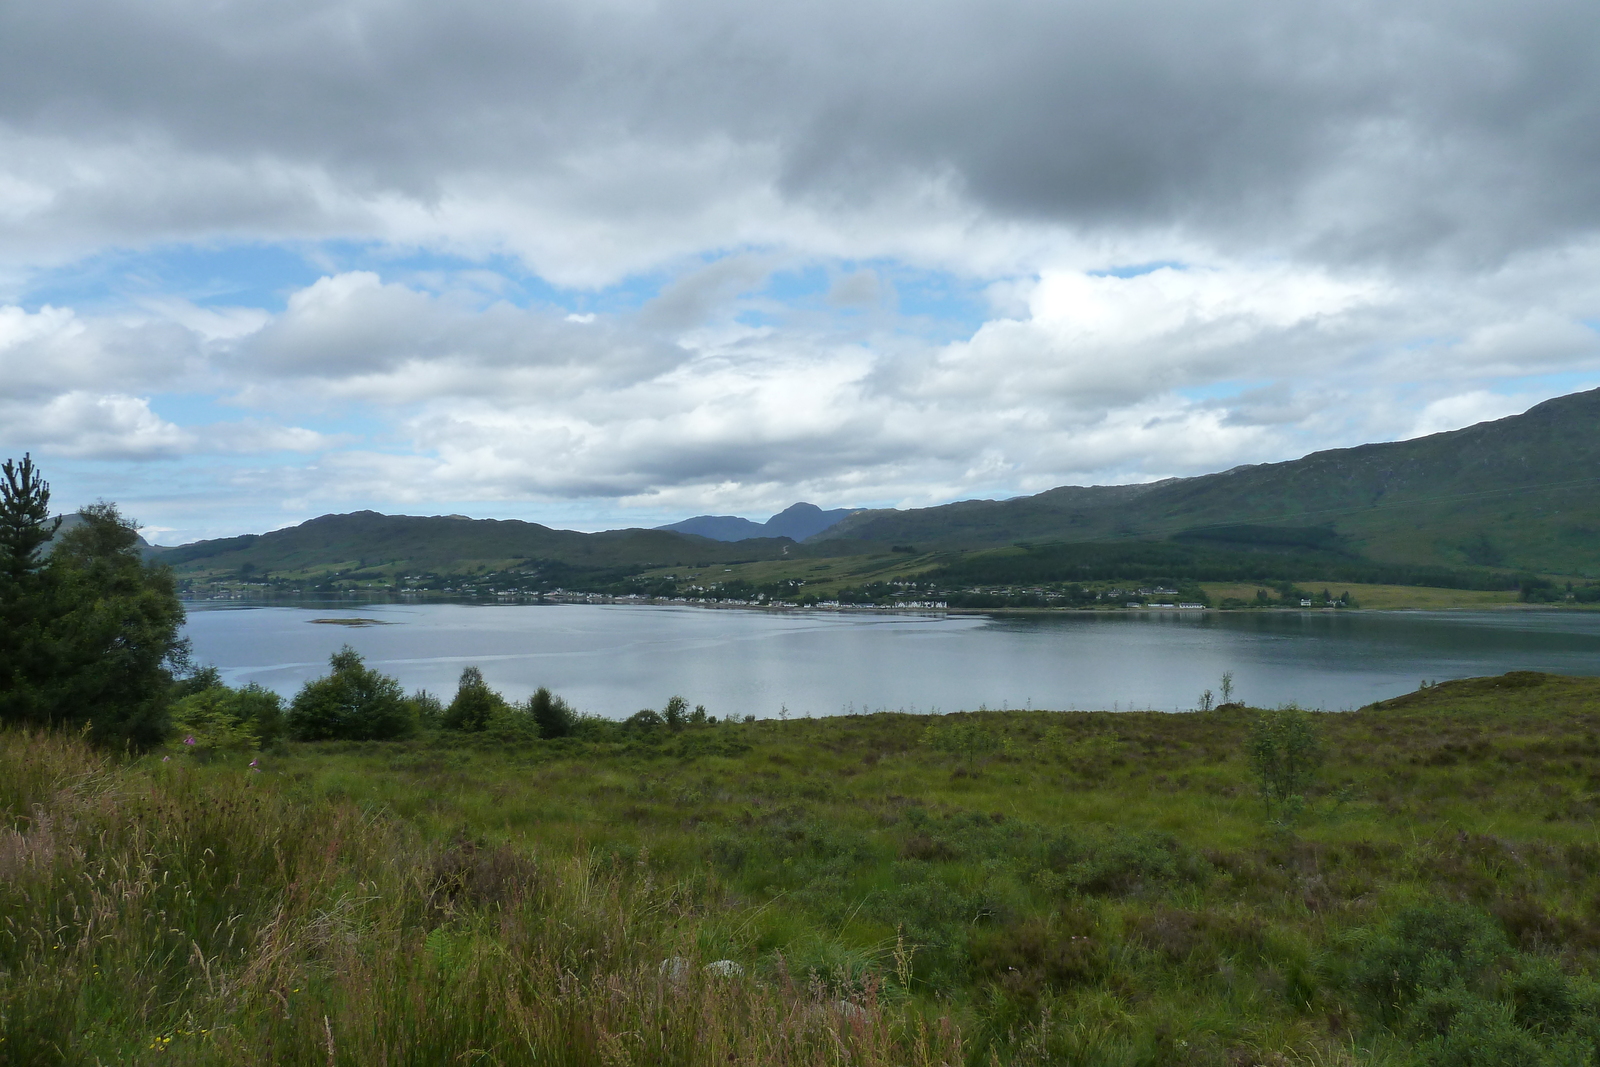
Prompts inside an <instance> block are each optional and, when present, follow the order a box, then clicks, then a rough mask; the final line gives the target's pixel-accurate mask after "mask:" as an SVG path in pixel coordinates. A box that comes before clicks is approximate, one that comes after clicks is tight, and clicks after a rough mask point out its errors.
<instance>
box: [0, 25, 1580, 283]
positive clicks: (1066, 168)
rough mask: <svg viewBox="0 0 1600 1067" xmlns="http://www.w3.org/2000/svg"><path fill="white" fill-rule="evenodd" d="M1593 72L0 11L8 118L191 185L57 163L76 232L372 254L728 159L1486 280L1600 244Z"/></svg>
mask: <svg viewBox="0 0 1600 1067" xmlns="http://www.w3.org/2000/svg"><path fill="white" fill-rule="evenodd" d="M1597 51H1600V33H1597V32H1596V26H1595V19H1594V15H1593V11H1592V7H1591V6H1590V5H1588V4H1586V3H1584V2H1582V0H1532V2H1529V3H1525V4H1518V5H1515V6H1513V5H1505V4H1491V3H1488V2H1487V0H1478V2H1468V3H1461V2H1445V0H1401V2H1392V3H1378V2H1376V0H1345V2H1340V3H1330V4H1324V5H1294V4H1282V3H1277V2H1273V0H1228V2H1222V3H1216V4H1206V5H1194V4H1189V3H1183V2H1179V0H1086V2H1085V0H1080V2H1078V3H1073V4H1058V3H1044V2H1035V0H999V2H993V0H991V2H986V3H981V4H980V3H976V2H943V3H930V4H923V5H918V6H917V7H916V8H915V10H914V11H913V10H911V9H909V8H907V7H905V6H902V5H898V4H887V3H880V4H860V3H855V2H851V3H845V2H843V0H834V2H822V3H817V2H807V3H798V2H793V3H787V4H772V5H761V6H759V7H755V8H752V7H751V6H749V5H747V4H735V3H732V2H731V0H701V2H691V0H684V2H678V3H668V4H662V5H659V6H645V5H633V4H628V3H621V2H618V3H603V4H578V3H572V4H563V3H555V2H546V3H540V4H529V5H510V6H508V5H505V4H500V3H491V2H489V0H465V2H460V3H454V4H450V5H444V4H434V3H421V2H412V3H392V4H391V3H377V2H375V0H373V2H367V0H352V2H348V3H343V4H336V3H298V4H285V5H265V4H237V5H209V6H197V5H192V4H184V3H178V2H175V0H167V2H155V3H147V4H137V5H129V4H120V3H113V2H111V0H86V2H84V3H77V4H34V5H26V4H14V5H9V6H8V7H6V8H5V9H4V11H3V12H0V124H4V125H5V126H6V127H9V128H10V129H11V130H12V131H13V133H14V134H16V135H19V136H28V137H35V138H50V139H55V140H56V141H59V142H61V144H63V145H65V146H67V150H71V151H83V150H86V149H89V148H93V149H96V150H100V151H109V150H110V148H111V147H115V146H121V147H122V148H123V149H125V150H126V151H128V152H129V153H132V154H133V155H135V156H138V155H139V154H141V153H142V152H148V153H150V154H151V156H152V158H155V157H157V156H159V155H160V154H161V153H162V152H170V153H172V154H173V156H174V158H183V159H187V160H189V161H190V163H191V164H192V166H188V165H186V168H185V169H184V170H183V171H182V172H181V173H175V174H172V175H170V176H163V175H160V174H152V176H151V179H152V181H151V186H150V188H149V189H148V190H147V191H146V192H145V193H144V194H143V196H142V197H138V196H132V195H130V194H129V191H128V190H127V189H126V188H125V187H124V188H119V189H118V190H117V191H116V193H115V194H114V195H113V194H112V193H110V192H108V191H106V190H105V189H97V188H94V187H89V186H81V185H73V184H72V183H71V182H70V181H69V180H68V179H67V178H65V177H62V176H60V175H56V176H52V175H51V174H49V173H45V174H44V175H43V176H42V180H43V181H44V182H45V184H46V186H47V187H50V188H55V187H56V186H58V185H59V186H60V187H61V190H62V195H61V196H59V197H58V198H57V200H56V201H55V202H53V203H52V204H50V205H49V206H46V207H41V208H39V209H38V210H37V211H36V212H35V213H34V214H35V216H36V217H35V222H36V223H37V226H36V227H35V229H38V227H44V226H46V225H47V224H48V227H49V228H50V229H51V230H52V231H60V232H66V231H70V230H72V229H73V228H74V227H78V228H86V229H94V228H96V227H99V228H102V229H105V230H106V231H107V232H120V233H124V234H132V233H135V232H137V231H138V230H140V228H141V227H143V228H144V229H145V230H146V231H147V232H150V233H156V232H158V231H159V232H161V233H170V232H173V231H175V230H177V229H181V228H182V227H183V226H186V225H187V226H189V227H190V228H191V229H192V230H194V231H196V232H215V231H224V232H248V231H250V230H252V229H256V230H265V231H271V232H279V231H281V230H298V231H299V232H316V233H324V232H329V231H330V230H336V229H338V228H340V227H345V228H347V229H350V230H352V231H355V230H360V229H361V227H363V226H367V227H380V228H381V226H380V224H379V223H376V222H374V221H373V220H372V219H371V218H363V217H362V212H363V209H374V205H377V204H379V203H380V202H381V201H383V200H384V198H386V197H395V198H399V199H400V200H403V201H406V202H409V203H413V204H414V205H416V206H417V208H418V209H419V210H423V211H427V210H432V209H433V208H436V207H438V206H440V205H441V204H442V203H443V202H444V199H448V198H450V197H455V196H459V195H462V194H461V192H460V190H462V189H466V188H471V189H474V190H478V191H479V192H480V193H482V194H483V195H486V196H489V197H490V199H491V200H492V199H493V197H494V196H502V197H505V198H509V199H510V200H511V201H516V200H517V199H518V198H519V197H528V196H535V197H546V198H548V197H549V196H551V195H554V194H551V192H550V189H551V188H554V187H556V186H559V187H561V188H564V189H566V190H567V192H566V193H563V194H561V196H567V197H569V198H570V199H571V202H572V203H573V204H583V203H584V201H585V195H584V193H583V191H584V190H593V189H601V190H603V191H602V192H600V193H597V194H595V195H594V196H593V197H591V198H590V199H589V200H588V202H587V204H586V205H585V209H586V210H588V211H590V212H591V213H593V214H594V215H595V216H596V218H599V219H602V220H603V221H604V222H605V223H606V224H607V225H611V226H618V227H626V226H629V225H632V226H635V227H636V228H639V229H655V228H660V227H662V226H665V225H668V224H669V223H670V221H671V220H669V219H667V218H666V217H665V215H663V213H664V212H666V213H672V212H676V213H677V214H682V211H681V209H674V208H672V207H669V206H668V202H667V201H666V200H662V199H660V197H661V196H663V195H667V196H670V197H672V198H676V197H680V196H681V195H683V193H684V190H683V188H682V187H681V186H680V185H679V184H678V183H676V182H675V181H673V182H669V181H666V180H665V178H666V177H667V175H666V172H665V171H662V170H660V169H659V168H658V167H655V166H653V165H652V160H654V159H657V158H664V157H665V156H668V155H671V154H672V153H674V152H681V151H683V150H685V149H686V148H689V147H691V146H695V145H708V146H709V145H718V144H722V145H727V146H730V147H729V151H731V152H733V153H734V154H736V155H737V154H740V153H742V154H744V155H745V156H747V157H749V158H750V159H752V160H766V161H767V162H766V163H762V164H760V166H762V167H767V172H766V173H765V176H763V173H762V172H761V170H760V167H757V168H756V170H753V171H752V172H751V174H749V175H747V176H745V178H743V179H741V180H744V181H747V182H754V183H756V184H758V185H759V184H761V183H762V182H766V183H768V184H772V185H774V187H775V188H776V189H778V190H780V191H781V195H783V196H786V197H787V198H788V199H789V201H790V202H791V204H792V205H798V206H799V207H801V208H804V209H805V210H808V211H816V212H819V213H820V214H821V216H824V217H827V216H830V214H837V212H838V211H840V210H844V209H847V208H848V207H849V206H850V205H858V206H859V205H861V204H863V203H867V202H870V201H871V199H872V198H873V197H874V196H876V195H879V194H880V193H881V192H882V191H883V190H884V189H886V188H888V187H891V186H893V185H895V183H897V182H900V181H903V180H906V179H907V178H908V176H910V177H912V178H919V179H928V180H935V179H938V180H944V179H948V180H950V181H952V182H953V183H954V186H955V187H956V188H957V189H959V190H960V191H962V193H963V194H964V195H965V196H966V197H967V198H969V200H970V201H971V202H972V203H973V204H975V205H976V206H978V207H979V208H980V209H982V210H984V211H987V212H988V213H990V215H991V216H993V217H996V218H1001V219H1004V218H1015V219H1023V220H1047V221H1051V222H1060V223H1063V224H1066V225H1069V226H1073V227H1078V228H1081V229H1085V230H1089V231H1096V230H1105V229H1107V228H1117V227H1179V228H1182V229H1185V230H1188V231H1190V232H1193V233H1195V234H1196V235H1198V236H1199V237H1200V238H1201V239H1203V240H1206V241H1209V242H1212V243H1214V244H1216V245H1218V246H1220V247H1229V246H1235V247H1246V246H1248V247H1259V246H1260V245H1261V243H1262V242H1266V243H1268V244H1270V245H1273V246H1276V247H1278V248H1280V249H1282V250H1286V251H1290V252H1293V253H1295V254H1299V255H1311V256H1319V257H1322V258H1324V259H1328V260H1337V261H1361V260H1370V259H1373V258H1379V259H1384V260H1392V261H1395V262H1402V261H1408V260H1417V259H1419V257H1421V258H1428V257H1432V258H1433V259H1434V260H1435V261H1437V262H1440V263H1443V264H1445V265H1447V266H1449V267H1450V268H1451V269H1461V268H1463V267H1466V268H1469V269H1470V268H1471V267H1473V266H1474V265H1476V264H1481V263H1490V262H1495V261H1497V260H1498V259H1500V258H1501V257H1503V256H1505V255H1507V254H1509V253H1510V252H1512V251H1514V250H1516V249H1518V248H1523V247H1537V246H1539V245H1542V244H1547V243H1551V242H1560V241H1562V240H1564V239H1565V238H1566V237H1567V236H1569V235H1570V234H1571V233H1572V232H1573V231H1575V230H1580V231H1592V230H1593V229H1594V228H1595V226H1596V224H1597V223H1600V186H1597V185H1596V183H1595V182H1593V180H1592V177H1591V176H1592V174H1593V173H1594V169H1595V164H1596V163H1597V162H1600V136H1597V135H1596V133H1595V130H1596V129H1600V62H1596V60H1597V59H1600V55H1597ZM628 145H632V146H634V150H633V151H632V152H631V153H630V152H624V153H622V154H621V155H618V156H617V157H616V159H617V160H619V161H620V160H623V159H626V160H627V162H626V163H622V162H614V163H613V164H607V165H608V166H620V167H622V168H623V169H622V170H620V171H617V172H616V173H610V172H608V173H603V174H597V173H594V172H593V171H592V170H588V169H586V167H587V166H588V165H587V164H585V163H583V162H582V161H583V160H585V159H597V158H600V157H601V156H603V155H604V153H605V152H608V151H615V150H616V149H617V147H618V146H628ZM141 146H144V147H141ZM194 168H199V169H198V170H196V169H194ZM207 168H211V169H213V170H215V171H217V172H218V173H233V172H237V171H244V172H248V173H249V175H251V177H250V178H249V180H246V181H242V182H236V183H231V184H230V183H229V182H223V183H222V188H221V189H220V190H218V191H207V190H205V189H203V188H197V186H196V182H197V179H196V177H195V176H196V175H197V174H203V173H205V171H206V169H207ZM269 175H270V176H271V178H270V180H264V179H266V178H267V177H268V176H269ZM36 177H37V176H36ZM530 177H537V179H538V180H537V182H536V183H535V187H533V191H532V192H530V191H529V188H527V187H524V184H523V183H525V182H526V180H527V179H529V178H530ZM319 182H320V183H325V184H324V185H319ZM175 183H176V184H175ZM541 183H542V184H541ZM668 185H670V186H672V192H671V193H670V194H667V193H664V192H663V191H662V190H663V189H664V188H665V187H666V186H668ZM541 190H542V191H541ZM191 194H194V195H191ZM491 194H492V195H491ZM727 194H728V190H727V189H722V188H711V187H706V188H705V189H704V191H703V194H702V195H703V196H704V197H708V198H710V197H718V198H725V197H726V196H727ZM561 196H557V197H556V199H557V200H559V199H561ZM442 198H444V199H442ZM652 205H654V206H652ZM747 222H748V220H744V221H743V222H741V220H739V219H722V220H721V222H720V223H715V225H720V226H721V227H722V232H719V233H714V234H707V235H706V236H707V238H708V239H707V241H706V242H705V244H704V245H703V247H704V246H717V245H724V244H725V243H726V242H729V241H735V242H736V241H738V240H741V239H744V238H745V237H747V236H749V235H751V234H756V235H759V233H760V232H761V231H760V227H759V226H757V227H755V229H754V230H749V229H747V227H746V225H745V223H747ZM708 225H713V223H708ZM24 229H26V227H24ZM40 232H43V231H42V230H41V231H40ZM36 239H40V240H42V239H44V238H42V237H38V236H37V234H36Z"/></svg>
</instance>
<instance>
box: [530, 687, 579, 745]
mask: <svg viewBox="0 0 1600 1067" xmlns="http://www.w3.org/2000/svg"><path fill="white" fill-rule="evenodd" d="M528 714H529V715H532V716H533V721H534V722H536V723H538V724H539V736H540V737H566V736H568V735H569V734H571V733H572V728H573V725H574V722H575V719H576V717H575V716H574V715H573V713H572V709H571V708H570V707H568V706H567V702H566V701H565V700H562V699H561V698H560V697H558V696H555V695H554V694H552V693H551V692H550V690H548V689H546V688H545V687H544V686H540V687H539V688H538V690H537V691H535V692H534V694H533V696H531V697H529V698H528Z"/></svg>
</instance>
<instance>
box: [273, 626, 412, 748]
mask: <svg viewBox="0 0 1600 1067" xmlns="http://www.w3.org/2000/svg"><path fill="white" fill-rule="evenodd" d="M328 662H329V665H330V666H331V667H332V671H331V672H330V673H329V674H328V675H326V676H325V677H322V678H315V679H312V680H311V681H309V682H307V683H306V684H305V685H304V686H303V687H302V688H301V690H300V692H299V693H297V694H296V695H295V698H294V703H293V704H291V705H290V706H289V716H288V728H289V736H290V737H292V738H294V739H295V740H296V741H327V740H340V741H385V740H389V739H391V738H397V737H405V736H407V735H409V734H410V733H411V732H412V731H413V730H414V729H415V728H416V715H415V712H414V710H413V709H412V707H411V705H410V704H409V703H408V702H407V700H406V699H405V694H404V692H403V691H402V690H401V688H400V683H399V682H397V681H395V680H394V679H393V678H391V677H389V676H388V675H386V674H381V673H379V672H378V671H375V670H373V669H371V668H370V667H368V666H367V665H366V664H365V663H364V662H362V659H361V654H360V653H359V652H357V651H356V650H355V649H353V648H351V647H350V646H349V645H345V646H344V647H343V648H341V649H340V650H339V651H337V652H335V653H334V654H333V655H332V656H330V657H329V660H328Z"/></svg>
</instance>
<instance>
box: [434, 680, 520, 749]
mask: <svg viewBox="0 0 1600 1067" xmlns="http://www.w3.org/2000/svg"><path fill="white" fill-rule="evenodd" d="M505 710H506V702H505V698H504V697H502V696H501V695H500V694H499V693H496V692H495V691H494V690H493V689H490V688H489V685H488V683H486V682H485V681H484V680H483V672H482V671H480V670H479V669H478V668H476V667H465V668H463V669H462V671H461V681H460V683H458V684H457V686H456V696H455V699H454V700H452V701H450V706H449V707H448V708H446V709H445V712H444V718H443V720H442V725H443V726H444V728H445V729H446V730H466V731H468V732H472V733H476V732H478V731H481V730H483V729H484V728H486V727H487V726H488V725H489V720H491V719H493V718H494V717H495V716H496V715H499V714H500V713H501V712H503V711H505Z"/></svg>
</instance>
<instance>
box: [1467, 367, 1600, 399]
mask: <svg viewBox="0 0 1600 1067" xmlns="http://www.w3.org/2000/svg"><path fill="white" fill-rule="evenodd" d="M1597 385H1600V368H1597V367H1588V368H1585V369H1583V370H1572V371H1558V372H1556V373H1554V374H1530V375H1522V376H1513V377H1506V378H1499V379H1496V380H1494V381H1492V382H1489V383H1486V385H1485V388H1487V389H1488V391H1489V392H1491V393H1496V394H1499V395H1501V396H1514V395H1516V394H1518V393H1530V392H1548V393H1549V394H1550V395H1551V396H1564V395H1566V394H1567V393H1576V392H1581V391H1583V390H1586V389H1593V388H1595V387H1596V386H1597Z"/></svg>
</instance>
